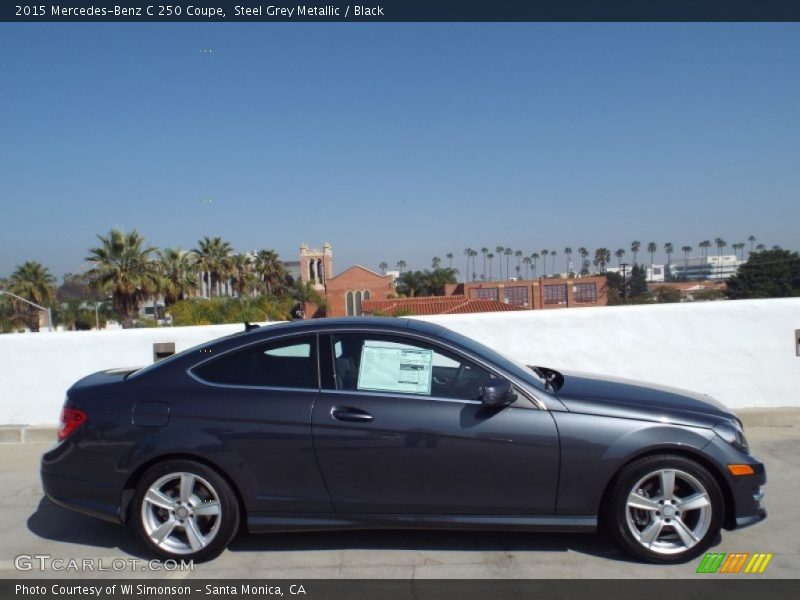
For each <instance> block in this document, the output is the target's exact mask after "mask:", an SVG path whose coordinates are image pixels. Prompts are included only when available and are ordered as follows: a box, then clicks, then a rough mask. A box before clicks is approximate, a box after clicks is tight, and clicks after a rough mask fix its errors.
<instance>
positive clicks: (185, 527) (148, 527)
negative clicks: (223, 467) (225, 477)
mask: <svg viewBox="0 0 800 600" xmlns="http://www.w3.org/2000/svg"><path fill="white" fill-rule="evenodd" d="M141 519H142V525H143V529H144V532H145V534H146V535H147V536H148V537H149V538H150V540H151V541H152V543H153V544H155V545H156V546H158V547H159V548H161V549H162V550H164V551H165V552H168V553H170V554H192V553H195V552H198V551H200V550H202V549H203V548H205V547H206V546H208V545H209V544H210V543H211V542H212V541H213V540H214V538H215V537H216V535H217V533H218V532H219V529H220V524H221V522H222V508H221V505H220V499H219V495H218V494H217V491H216V490H215V489H214V487H213V486H212V485H211V484H210V483H209V482H208V481H207V480H206V479H204V478H202V477H200V476H199V475H196V474H194V473H189V472H177V473H170V474H168V475H164V476H163V477H161V478H159V479H158V480H156V481H155V482H154V483H153V484H152V485H150V487H149V488H148V489H147V492H146V493H145V495H144V498H143V499H142V508H141Z"/></svg>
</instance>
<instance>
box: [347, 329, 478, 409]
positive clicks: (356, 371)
mask: <svg viewBox="0 0 800 600" xmlns="http://www.w3.org/2000/svg"><path fill="white" fill-rule="evenodd" d="M332 341H333V363H334V371H335V380H336V388H337V389H339V390H351V391H362V392H370V391H374V392H389V393H401V394H415V395H422V396H435V397H438V398H456V399H460V400H480V398H481V395H482V394H483V386H485V385H486V383H487V382H488V381H489V379H491V375H490V373H489V372H488V371H487V370H485V369H483V368H481V367H479V366H477V365H475V364H474V363H472V362H470V361H467V360H464V359H463V358H461V357H459V356H457V355H455V354H452V353H450V352H447V351H445V350H442V349H440V348H438V347H436V346H433V345H429V344H426V343H424V342H418V341H417V340H411V339H409V338H403V337H399V336H376V335H370V334H349V335H334V336H333V338H332Z"/></svg>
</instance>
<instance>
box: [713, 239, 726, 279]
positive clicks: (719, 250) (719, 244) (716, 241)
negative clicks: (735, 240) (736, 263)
mask: <svg viewBox="0 0 800 600" xmlns="http://www.w3.org/2000/svg"><path fill="white" fill-rule="evenodd" d="M714 245H715V246H716V247H717V279H720V278H721V277H722V249H723V248H724V247H725V246H727V245H728V242H726V241H725V240H723V239H722V238H721V237H718V238H714Z"/></svg>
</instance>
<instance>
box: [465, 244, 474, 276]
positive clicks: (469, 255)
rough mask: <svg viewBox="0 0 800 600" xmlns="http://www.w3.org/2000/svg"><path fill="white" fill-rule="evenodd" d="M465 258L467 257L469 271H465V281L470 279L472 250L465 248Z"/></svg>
mask: <svg viewBox="0 0 800 600" xmlns="http://www.w3.org/2000/svg"><path fill="white" fill-rule="evenodd" d="M464 256H466V257H467V270H466V271H464V281H467V280H468V278H469V259H470V258H472V248H464Z"/></svg>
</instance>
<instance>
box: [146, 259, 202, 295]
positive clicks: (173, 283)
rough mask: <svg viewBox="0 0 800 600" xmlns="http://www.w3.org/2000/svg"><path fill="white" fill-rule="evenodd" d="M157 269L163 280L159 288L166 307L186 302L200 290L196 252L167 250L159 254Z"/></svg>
mask: <svg viewBox="0 0 800 600" xmlns="http://www.w3.org/2000/svg"><path fill="white" fill-rule="evenodd" d="M156 268H157V270H158V275H159V277H160V279H161V282H160V285H159V287H160V288H161V292H162V294H163V295H164V306H165V307H169V306H172V305H173V304H175V303H176V302H178V301H179V300H185V299H186V298H188V297H189V296H190V295H194V293H195V292H196V291H197V290H198V289H199V288H200V277H199V276H198V274H197V255H196V254H195V253H194V252H191V251H189V252H185V251H183V250H181V249H180V248H165V249H164V250H163V251H159V253H158V261H157V263H156Z"/></svg>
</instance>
